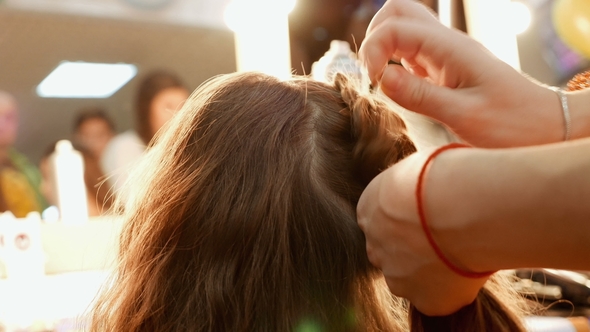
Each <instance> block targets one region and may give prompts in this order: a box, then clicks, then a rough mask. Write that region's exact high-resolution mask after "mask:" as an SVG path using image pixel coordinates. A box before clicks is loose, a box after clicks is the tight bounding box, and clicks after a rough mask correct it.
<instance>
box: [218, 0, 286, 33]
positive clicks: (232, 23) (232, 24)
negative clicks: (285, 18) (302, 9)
mask: <svg viewBox="0 0 590 332" xmlns="http://www.w3.org/2000/svg"><path fill="white" fill-rule="evenodd" d="M295 2H296V0H232V1H231V2H230V3H229V4H228V5H227V7H226V8H225V12H224V21H225V24H226V25H227V26H228V27H229V28H230V29H231V30H232V31H234V32H235V31H238V30H241V29H244V28H252V26H253V25H260V24H266V23H265V22H266V21H268V19H269V18H273V17H276V16H282V15H289V13H290V12H291V11H292V10H293V8H295Z"/></svg>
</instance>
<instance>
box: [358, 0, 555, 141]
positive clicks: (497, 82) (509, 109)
mask: <svg viewBox="0 0 590 332" xmlns="http://www.w3.org/2000/svg"><path fill="white" fill-rule="evenodd" d="M359 56H360V58H361V59H362V60H363V62H364V64H365V66H366V68H367V70H368V74H369V77H370V78H371V81H372V82H373V84H379V86H380V88H381V90H382V91H383V92H384V93H385V94H386V95H387V96H389V97H390V98H391V99H392V100H393V101H395V102H396V103H398V104H400V105H401V106H402V107H404V108H407V109H409V110H411V111H414V112H418V113H421V114H424V115H427V116H429V117H431V118H434V119H436V120H438V121H440V122H442V123H444V124H445V125H447V126H448V127H449V128H450V129H451V130H452V131H454V132H455V133H456V134H457V135H458V136H459V137H461V138H462V139H463V140H465V141H466V142H468V143H470V144H472V145H475V146H480V147H509V146H527V145H537V144H543V143H551V142H558V141H561V140H562V139H563V135H564V131H563V119H562V114H561V111H560V104H559V99H558V97H557V95H556V94H555V93H554V92H553V91H551V90H549V89H548V88H547V87H544V86H541V85H539V84H537V83H535V82H533V81H531V80H530V79H528V78H526V77H525V76H523V75H522V74H521V73H519V72H518V71H516V70H514V69H513V68H512V67H511V66H509V65H508V64H506V63H504V62H503V61H501V60H499V59H497V58H496V57H495V56H494V55H492V54H491V53H490V52H489V51H488V50H487V49H485V48H484V47H483V46H482V45H481V44H479V43H478V42H476V41H475V40H474V39H472V38H470V37H469V36H467V35H466V34H464V33H462V32H460V31H458V30H453V29H449V28H447V27H445V26H444V25H442V24H441V23H440V22H439V21H438V19H436V18H435V17H434V16H433V15H432V13H431V12H430V10H429V9H428V8H427V7H425V6H424V5H422V4H421V3H419V2H418V1H414V0H389V1H387V2H386V3H385V5H384V6H383V7H382V8H381V10H379V12H378V13H377V14H376V15H375V17H374V18H373V20H372V21H371V24H370V25H369V28H368V30H367V35H366V37H365V39H364V41H363V43H362V45H361V48H360V51H359ZM389 60H394V61H396V62H400V63H401V64H402V65H403V67H402V66H400V65H387V63H388V61H389Z"/></svg>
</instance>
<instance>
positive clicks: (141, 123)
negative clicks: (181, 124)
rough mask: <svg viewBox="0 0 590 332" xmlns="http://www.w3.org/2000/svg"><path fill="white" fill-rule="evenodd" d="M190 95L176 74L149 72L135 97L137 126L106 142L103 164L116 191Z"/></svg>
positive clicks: (102, 158)
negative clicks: (159, 131)
mask: <svg viewBox="0 0 590 332" xmlns="http://www.w3.org/2000/svg"><path fill="white" fill-rule="evenodd" d="M188 96H189V91H188V89H187V88H186V87H185V85H184V83H183V82H182V81H181V80H180V78H179V77H177V76H176V75H175V74H173V73H171V72H167V71H163V70H157V71H153V72H150V73H148V74H147V75H146V76H145V77H144V78H143V80H142V81H141V83H140V85H139V89H138V90H137V94H136V99H135V110H134V111H135V130H129V131H126V132H124V133H122V134H119V135H117V136H115V137H114V138H113V139H112V140H111V141H110V142H109V144H108V145H107V147H106V149H105V151H104V154H103V155H102V157H101V160H100V164H101V167H102V170H103V171H104V173H105V175H106V176H107V181H108V183H109V186H110V187H112V188H113V189H114V190H115V191H116V190H118V189H120V188H121V185H122V184H123V183H124V182H125V180H126V179H127V174H128V172H129V169H130V167H132V166H133V164H134V163H136V162H137V161H138V159H139V158H140V157H141V156H142V155H143V154H144V152H145V149H146V147H147V146H148V144H149V142H150V140H151V139H152V137H154V135H155V134H156V132H157V131H158V130H159V129H160V128H161V127H162V126H163V125H164V124H165V123H166V122H167V121H168V120H169V119H170V118H172V116H173V115H174V114H175V113H176V111H177V110H179V109H180V108H181V107H182V105H183V104H184V102H185V100H186V99H187V98H188Z"/></svg>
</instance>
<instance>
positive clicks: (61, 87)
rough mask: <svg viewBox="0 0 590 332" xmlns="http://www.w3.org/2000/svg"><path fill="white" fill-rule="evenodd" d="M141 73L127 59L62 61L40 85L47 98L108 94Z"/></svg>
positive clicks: (38, 90)
mask: <svg viewBox="0 0 590 332" xmlns="http://www.w3.org/2000/svg"><path fill="white" fill-rule="evenodd" d="M136 74H137V67H136V66H134V65H130V64H126V63H90V62H68V61H64V62H62V63H60V64H59V65H58V66H57V68H55V69H54V70H53V71H52V72H51V73H50V74H49V75H48V76H47V77H45V79H44V80H43V81H42V82H41V84H39V85H38V86H37V94H38V95H39V96H40V97H44V98H108V97H110V96H112V95H113V94H114V93H115V92H117V91H118V90H119V89H120V88H121V87H123V86H124V85H125V84H126V83H127V82H129V80H131V79H132V78H133V77H134V76H135V75H136Z"/></svg>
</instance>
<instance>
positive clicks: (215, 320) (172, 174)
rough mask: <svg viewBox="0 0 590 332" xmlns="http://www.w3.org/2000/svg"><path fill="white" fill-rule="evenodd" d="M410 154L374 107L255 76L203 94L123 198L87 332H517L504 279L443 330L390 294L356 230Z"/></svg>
mask: <svg viewBox="0 0 590 332" xmlns="http://www.w3.org/2000/svg"><path fill="white" fill-rule="evenodd" d="M415 151H416V148H415V145H414V143H413V141H412V140H411V139H410V137H409V136H408V135H407V133H406V126H405V123H404V121H403V120H402V119H401V118H400V117H399V116H398V115H397V114H396V113H394V112H393V111H392V109H391V108H390V107H389V106H388V105H387V104H386V103H385V102H383V101H380V100H379V99H377V97H376V96H373V95H366V96H365V95H362V94H359V92H357V90H356V89H355V88H354V87H353V85H352V84H351V83H349V82H348V80H347V79H346V78H345V77H344V76H342V75H340V74H339V75H337V76H336V79H335V83H334V85H328V84H324V83H321V82H316V81H312V80H309V79H306V78H293V79H292V80H289V81H280V80H278V79H275V78H273V77H270V76H267V75H263V74H257V73H239V74H230V75H224V76H220V77H217V78H215V79H213V80H211V81H209V82H208V83H206V84H204V85H203V86H202V87H201V88H199V89H198V90H197V91H196V92H195V93H193V95H192V96H191V97H190V98H189V100H188V102H187V103H186V104H185V106H184V107H183V108H182V110H181V111H180V112H179V114H178V116H176V117H175V118H174V119H173V120H172V121H171V122H170V123H169V127H168V128H167V130H166V131H163V132H161V136H159V137H158V138H157V139H156V141H155V144H154V145H153V146H152V148H151V149H150V150H149V151H148V153H147V155H146V157H145V158H144V159H143V160H142V162H141V165H140V167H139V168H138V169H137V170H136V172H135V173H134V177H133V179H132V181H130V184H131V185H130V186H129V187H128V189H129V190H132V191H133V195H125V196H126V197H128V198H129V199H128V200H125V201H124V202H121V204H120V205H124V211H123V219H124V221H125V226H124V227H125V228H124V230H123V233H122V236H121V241H120V249H119V250H120V251H119V266H118V269H117V270H116V273H115V274H114V276H113V278H114V279H113V280H112V283H109V285H110V286H109V287H108V288H107V289H105V291H104V293H103V294H102V296H101V297H100V299H99V300H98V303H97V305H96V307H95V309H94V311H93V317H92V321H91V329H90V330H91V331H273V332H276V331H406V330H412V331H522V330H523V328H522V326H521V323H520V320H519V318H518V313H519V304H521V302H520V301H519V298H518V297H516V296H515V295H514V293H513V292H512V291H511V290H510V287H507V286H506V285H508V283H507V282H506V280H505V278H504V277H503V276H501V275H495V276H492V277H491V278H490V280H489V281H488V283H487V284H486V287H484V288H483V289H482V291H481V292H480V294H479V296H478V297H477V299H476V300H475V301H474V302H473V303H472V304H470V305H468V306H467V307H465V308H464V309H462V310H461V311H459V312H457V313H455V314H453V315H450V316H446V317H426V316H424V315H422V314H420V313H419V312H417V311H415V310H413V309H412V307H411V306H410V305H408V304H407V303H406V302H405V301H404V300H402V299H400V298H396V297H394V296H393V295H392V294H391V293H390V292H389V290H388V288H387V285H386V283H385V281H384V278H383V275H382V273H381V271H380V270H379V269H377V268H375V267H374V266H372V265H371V263H370V262H369V260H368V258H367V254H366V251H365V239H364V236H363V233H362V231H361V230H360V228H359V226H358V225H357V220H356V212H355V208H356V204H357V202H358V199H359V197H360V195H361V193H362V191H363V189H364V188H365V186H366V185H367V184H368V183H369V182H370V181H371V179H373V178H374V177H375V176H376V175H378V174H379V173H380V172H381V171H382V170H384V169H386V168H387V167H388V166H390V165H391V164H393V163H396V162H398V161H399V160H401V159H402V158H405V157H406V156H408V155H410V154H412V153H413V152H415Z"/></svg>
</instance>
